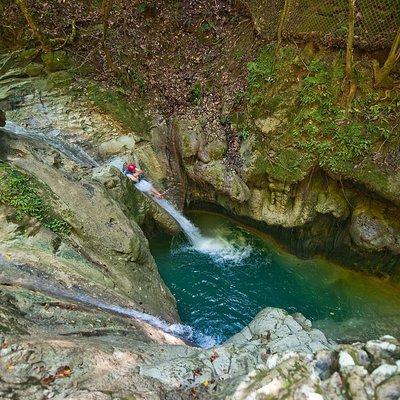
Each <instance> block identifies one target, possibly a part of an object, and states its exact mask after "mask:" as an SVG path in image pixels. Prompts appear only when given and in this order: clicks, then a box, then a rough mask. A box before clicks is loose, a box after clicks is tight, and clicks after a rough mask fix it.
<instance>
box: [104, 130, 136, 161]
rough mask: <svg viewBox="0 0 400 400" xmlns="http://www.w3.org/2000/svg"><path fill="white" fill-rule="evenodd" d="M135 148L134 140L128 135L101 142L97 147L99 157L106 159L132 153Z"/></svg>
mask: <svg viewBox="0 0 400 400" xmlns="http://www.w3.org/2000/svg"><path fill="white" fill-rule="evenodd" d="M134 148H135V138H134V137H133V136H130V135H122V136H118V137H117V138H115V139H110V140H108V141H106V142H103V143H101V144H100V145H99V147H98V152H99V154H100V156H102V157H104V158H107V157H110V156H114V155H121V154H126V153H132V151H133V150H134Z"/></svg>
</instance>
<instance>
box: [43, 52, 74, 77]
mask: <svg viewBox="0 0 400 400" xmlns="http://www.w3.org/2000/svg"><path fill="white" fill-rule="evenodd" d="M42 61H43V64H44V66H45V67H46V69H47V71H49V72H56V71H62V70H65V69H68V68H69V66H70V65H69V60H68V56H67V53H66V52H65V51H63V50H57V51H53V52H50V53H44V54H43V55H42Z"/></svg>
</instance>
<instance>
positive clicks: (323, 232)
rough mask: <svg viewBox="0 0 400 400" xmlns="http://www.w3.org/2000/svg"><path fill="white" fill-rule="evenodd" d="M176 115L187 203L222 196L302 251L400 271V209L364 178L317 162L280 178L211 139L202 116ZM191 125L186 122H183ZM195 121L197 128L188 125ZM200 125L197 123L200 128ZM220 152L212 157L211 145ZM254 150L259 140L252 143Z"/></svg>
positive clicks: (241, 214)
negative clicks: (231, 158)
mask: <svg viewBox="0 0 400 400" xmlns="http://www.w3.org/2000/svg"><path fill="white" fill-rule="evenodd" d="M183 121H185V122H184V124H180V123H176V124H175V130H174V134H175V135H176V136H177V137H178V138H180V139H179V140H178V143H179V144H180V157H181V165H182V168H183V170H184V172H185V174H186V176H187V178H188V189H187V192H186V194H187V198H186V202H187V205H189V206H190V204H196V205H197V206H198V205H200V206H201V205H202V203H203V206H205V205H206V204H208V205H210V204H217V205H219V206H221V207H222V208H223V210H225V211H226V212H228V213H229V214H230V215H232V216H235V217H238V218H245V221H246V222H247V223H250V224H254V225H256V226H257V227H258V228H260V229H263V230H266V231H268V232H271V233H274V234H275V235H276V236H278V237H279V238H280V239H281V240H283V241H284V242H285V243H286V244H287V245H288V246H289V247H290V249H291V250H292V251H294V252H296V253H297V254H299V255H300V256H303V257H309V256H312V255H315V254H322V255H326V256H328V257H329V258H331V259H334V260H337V261H339V262H340V263H342V264H344V265H347V266H349V267H352V268H355V269H361V270H363V271H365V272H369V273H373V274H376V275H378V276H385V277H391V278H393V279H395V280H398V279H399V277H400V247H399V243H400V225H399V219H398V216H399V215H400V210H399V208H398V206H397V205H396V204H393V203H392V202H390V201H389V200H385V199H384V198H382V197H380V196H379V195H377V194H376V193H374V192H370V191H369V190H368V189H366V188H365V187H363V186H361V185H360V184H357V183H353V182H351V181H349V180H341V179H340V178H337V177H335V176H330V175H328V174H327V173H326V172H324V171H323V170H322V169H314V170H312V171H311V172H310V173H309V174H307V175H306V176H304V177H303V178H302V179H300V180H299V181H297V182H285V181H279V180H276V179H273V178H271V177H269V176H268V175H267V174H266V173H265V172H264V173H263V172H262V169H261V170H257V171H259V172H257V173H256V175H257V179H255V178H254V176H255V175H254V174H255V171H256V170H255V168H256V167H255V166H254V164H253V163H252V162H251V159H249V162H248V163H247V164H246V163H245V164H244V165H243V167H242V169H241V170H239V171H238V172H237V171H235V170H234V169H233V168H232V167H231V166H230V165H229V163H228V160H227V159H225V158H224V149H226V144H224V142H223V139H222V138H221V139H220V140H218V141H215V140H214V139H213V140H212V141H211V142H210V143H207V141H206V139H205V138H204V137H203V136H204V135H203V131H202V130H201V127H199V124H198V123H197V121H192V122H191V123H190V122H188V121H187V120H186V119H183ZM182 126H183V128H182ZM188 126H190V127H191V128H190V129H189V128H187V127H188ZM193 127H196V129H193ZM210 147H212V148H213V149H215V153H213V154H214V157H204V153H207V154H208V152H209V148H210ZM246 152H247V153H250V154H251V152H252V150H251V147H250V148H247V149H246Z"/></svg>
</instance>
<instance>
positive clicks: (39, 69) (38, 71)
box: [25, 62, 44, 77]
mask: <svg viewBox="0 0 400 400" xmlns="http://www.w3.org/2000/svg"><path fill="white" fill-rule="evenodd" d="M43 69H44V68H43V65H41V64H38V63H34V62H32V63H29V64H28V65H27V66H26V67H25V73H26V74H27V75H28V76H30V77H34V76H39V75H42V73H43Z"/></svg>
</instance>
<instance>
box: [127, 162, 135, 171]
mask: <svg viewBox="0 0 400 400" xmlns="http://www.w3.org/2000/svg"><path fill="white" fill-rule="evenodd" d="M126 169H127V170H128V171H129V172H135V171H136V165H135V164H128V166H127V167H126Z"/></svg>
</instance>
